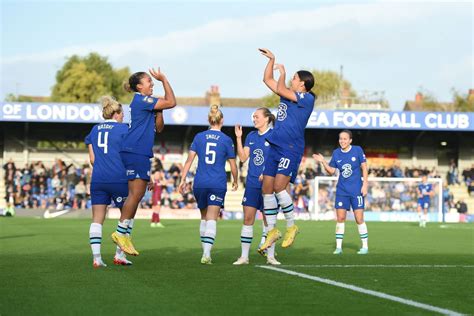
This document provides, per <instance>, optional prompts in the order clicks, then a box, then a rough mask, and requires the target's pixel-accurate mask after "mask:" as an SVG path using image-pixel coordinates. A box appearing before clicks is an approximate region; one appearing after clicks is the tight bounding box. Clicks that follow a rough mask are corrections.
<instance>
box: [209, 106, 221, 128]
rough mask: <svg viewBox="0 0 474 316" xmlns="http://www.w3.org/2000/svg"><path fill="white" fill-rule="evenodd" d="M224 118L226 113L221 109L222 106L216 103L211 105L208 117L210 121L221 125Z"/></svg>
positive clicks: (212, 123)
mask: <svg viewBox="0 0 474 316" xmlns="http://www.w3.org/2000/svg"><path fill="white" fill-rule="evenodd" d="M223 118H224V114H222V111H221V110H220V107H219V106H218V105H216V104H213V105H211V107H210V109H209V114H208V116H207V119H208V121H209V124H210V125H211V126H212V125H219V124H220V123H221V122H222V119H223Z"/></svg>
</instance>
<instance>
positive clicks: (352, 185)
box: [329, 146, 367, 197]
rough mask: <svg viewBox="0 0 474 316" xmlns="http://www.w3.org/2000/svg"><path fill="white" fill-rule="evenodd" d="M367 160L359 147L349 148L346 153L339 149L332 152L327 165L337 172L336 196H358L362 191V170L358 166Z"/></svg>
mask: <svg viewBox="0 0 474 316" xmlns="http://www.w3.org/2000/svg"><path fill="white" fill-rule="evenodd" d="M366 161H367V160H366V159H365V155H364V151H363V150H362V148H361V147H359V146H351V148H350V150H349V151H348V152H343V151H342V149H341V148H338V149H336V150H334V151H333V153H332V158H331V161H330V162H329V165H330V166H331V167H333V168H337V169H338V170H339V179H338V181H337V187H336V190H337V192H336V194H337V195H342V196H353V197H354V196H360V195H361V189H362V170H361V168H360V165H361V164H362V163H364V162H366Z"/></svg>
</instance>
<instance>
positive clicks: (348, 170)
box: [342, 163, 352, 178]
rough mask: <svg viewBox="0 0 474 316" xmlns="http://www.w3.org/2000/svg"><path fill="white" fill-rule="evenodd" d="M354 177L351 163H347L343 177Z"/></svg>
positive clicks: (343, 169)
mask: <svg viewBox="0 0 474 316" xmlns="http://www.w3.org/2000/svg"><path fill="white" fill-rule="evenodd" d="M351 175H352V166H351V164H349V163H346V164H344V165H343V166H342V176H343V177H344V178H349V177H350V176H351Z"/></svg>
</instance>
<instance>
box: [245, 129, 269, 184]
mask: <svg viewBox="0 0 474 316" xmlns="http://www.w3.org/2000/svg"><path fill="white" fill-rule="evenodd" d="M272 132H273V130H272V129H269V130H268V131H266V132H265V133H263V134H261V135H260V134H259V133H258V131H251V132H250V133H249V134H248V135H247V137H246V138H245V144H244V147H248V148H249V149H250V155H249V169H248V173H247V180H246V185H245V186H246V187H249V188H258V189H260V188H261V187H262V182H260V181H259V180H258V178H259V177H260V175H261V174H262V173H263V168H264V167H265V157H267V154H268V149H269V148H270V144H269V143H268V141H267V140H266V137H268V136H269V135H270V134H271V133H272Z"/></svg>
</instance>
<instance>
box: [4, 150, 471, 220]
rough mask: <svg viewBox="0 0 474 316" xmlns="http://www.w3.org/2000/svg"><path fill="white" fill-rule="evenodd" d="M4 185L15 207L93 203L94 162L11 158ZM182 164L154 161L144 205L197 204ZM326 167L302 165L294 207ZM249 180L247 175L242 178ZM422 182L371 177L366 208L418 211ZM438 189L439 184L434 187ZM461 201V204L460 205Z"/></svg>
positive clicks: (385, 173)
mask: <svg viewBox="0 0 474 316" xmlns="http://www.w3.org/2000/svg"><path fill="white" fill-rule="evenodd" d="M3 168H4V171H5V179H4V181H5V190H6V200H7V203H8V204H9V205H11V206H14V207H15V208H41V209H58V210H59V209H65V208H90V198H89V195H90V181H91V175H92V168H91V167H90V166H89V164H83V165H81V166H79V167H78V166H76V165H73V164H69V165H68V164H66V163H64V161H62V160H61V159H56V161H55V163H54V164H53V165H52V167H50V168H47V167H45V165H44V164H43V163H42V162H41V161H37V162H32V163H29V164H27V165H25V166H24V167H23V168H19V167H17V166H16V165H15V163H14V162H13V161H12V160H10V161H8V162H7V163H6V164H5V165H4V166H3ZM182 169H183V166H182V165H181V164H180V163H173V164H172V165H171V166H170V167H169V168H168V170H165V169H164V168H163V164H162V163H161V161H160V160H159V159H158V158H155V159H154V161H153V163H152V177H153V179H154V181H153V182H154V184H153V185H152V186H151V187H150V190H149V191H147V192H146V194H145V196H144V198H143V199H142V201H141V203H140V207H141V208H152V207H155V206H157V205H160V206H161V207H165V208H170V209H195V208H196V207H197V206H196V201H195V199H194V196H193V194H192V182H193V179H194V174H193V173H191V172H190V173H189V174H188V175H186V183H187V190H186V192H187V193H186V194H185V195H184V196H182V195H181V194H180V193H179V192H178V186H179V179H180V178H181V171H182ZM240 169H241V170H240V171H241V172H240V174H241V175H245V174H246V170H245V168H244V166H242V165H240ZM422 174H427V175H428V176H429V177H430V178H440V175H439V173H438V171H437V169H436V168H432V169H428V168H421V167H419V168H407V167H405V168H401V167H400V165H399V164H394V165H393V166H392V167H371V168H369V177H395V178H402V177H409V178H418V177H420V176H421V175H422ZM324 175H325V174H324V173H323V171H322V169H321V167H320V166H319V165H316V166H315V168H313V167H307V168H306V169H300V171H299V172H298V175H297V177H296V180H295V183H294V184H293V185H291V195H292V196H293V202H294V205H295V210H296V211H297V212H307V211H308V208H309V206H310V200H311V197H312V195H313V192H312V190H313V186H312V180H313V179H314V178H315V177H316V176H324ZM458 177H459V172H458V170H457V167H456V165H455V164H454V163H452V164H451V165H450V168H449V171H448V173H447V184H449V185H456V184H459V183H460V181H459V179H458ZM462 179H463V180H462V181H463V182H464V183H465V184H466V187H467V189H468V192H469V193H470V194H473V192H474V164H473V166H472V167H471V168H470V169H466V170H464V171H463V172H462ZM241 181H242V183H244V184H245V177H242V178H241ZM335 185H336V182H335V181H321V182H320V186H319V198H318V203H319V205H320V208H321V211H323V212H324V211H329V210H332V209H333V208H334V198H335V190H336V186H335ZM416 186H417V183H415V182H403V181H400V182H372V184H371V185H370V186H369V192H368V195H367V198H366V208H367V209H370V210H372V211H390V210H394V211H413V210H416V203H417V198H418V197H417V193H416ZM434 190H435V192H437V188H436V186H435V187H434ZM437 203H438V200H437V199H433V201H432V206H431V207H432V209H436V208H437ZM459 203H460V201H457V202H455V201H454V199H453V195H452V194H451V193H450V192H449V186H448V185H445V187H444V188H443V207H444V208H445V209H446V210H449V209H451V208H456V206H458V208H460V209H461V210H462V211H464V204H463V203H464V202H462V203H461V204H459ZM459 205H461V206H460V207H459Z"/></svg>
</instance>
